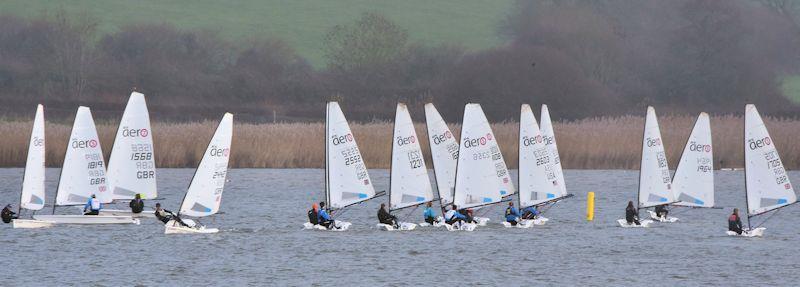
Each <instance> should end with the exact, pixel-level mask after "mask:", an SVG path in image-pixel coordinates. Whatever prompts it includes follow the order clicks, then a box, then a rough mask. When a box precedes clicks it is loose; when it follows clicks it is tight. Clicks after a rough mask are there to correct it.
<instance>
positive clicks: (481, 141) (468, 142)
mask: <svg viewBox="0 0 800 287" xmlns="http://www.w3.org/2000/svg"><path fill="white" fill-rule="evenodd" d="M491 140H492V134H486V135H485V136H482V137H480V138H477V139H470V138H465V139H464V147H466V148H471V147H477V146H479V145H486V143H488V142H489V141H491Z"/></svg>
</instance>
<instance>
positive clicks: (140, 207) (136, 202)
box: [128, 193, 144, 214]
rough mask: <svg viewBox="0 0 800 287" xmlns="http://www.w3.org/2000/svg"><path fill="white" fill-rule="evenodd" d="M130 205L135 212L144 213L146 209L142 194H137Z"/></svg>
mask: <svg viewBox="0 0 800 287" xmlns="http://www.w3.org/2000/svg"><path fill="white" fill-rule="evenodd" d="M128 206H130V207H131V212H132V213H133V214H138V213H142V211H144V200H142V195H141V194H138V193H137V194H136V197H135V198H134V199H131V202H130V203H128Z"/></svg>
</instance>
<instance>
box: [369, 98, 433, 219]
mask: <svg viewBox="0 0 800 287" xmlns="http://www.w3.org/2000/svg"><path fill="white" fill-rule="evenodd" d="M389 171H390V172H389V174H390V176H389V211H397V210H401V209H404V208H409V207H419V206H420V205H422V204H425V203H428V202H431V201H433V199H434V198H433V188H432V187H431V180H430V178H428V168H427V167H426V166H425V158H424V157H423V156H422V148H421V147H420V145H419V140H418V137H417V131H416V130H415V129H414V122H413V121H412V120H411V115H410V114H409V112H408V107H406V105H405V104H402V103H398V104H397V111H396V113H395V118H394V133H393V136H392V163H391V166H390V168H389ZM397 224H398V227H397V228H396V227H395V226H391V225H388V224H382V223H378V228H380V229H383V230H387V231H392V230H414V228H416V227H417V224H415V223H410V222H397Z"/></svg>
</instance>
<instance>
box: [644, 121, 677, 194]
mask: <svg viewBox="0 0 800 287" xmlns="http://www.w3.org/2000/svg"><path fill="white" fill-rule="evenodd" d="M671 182H672V180H671V177H670V174H669V165H668V164H667V155H666V153H665V152H664V144H663V142H662V140H661V130H660V129H659V128H658V119H656V110H655V109H654V108H653V107H647V118H645V122H644V137H643V139H642V163H641V167H640V170H639V207H650V206H656V205H662V204H668V203H672V202H674V201H675V195H674V194H672V187H671V185H672V183H671Z"/></svg>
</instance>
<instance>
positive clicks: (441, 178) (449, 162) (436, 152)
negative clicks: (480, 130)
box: [425, 104, 459, 206]
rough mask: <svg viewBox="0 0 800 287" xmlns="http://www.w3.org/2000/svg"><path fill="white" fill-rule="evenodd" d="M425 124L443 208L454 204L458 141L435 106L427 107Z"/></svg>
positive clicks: (428, 105)
mask: <svg viewBox="0 0 800 287" xmlns="http://www.w3.org/2000/svg"><path fill="white" fill-rule="evenodd" d="M425 124H426V126H427V129H428V144H429V145H430V148H431V159H432V160H433V173H434V175H435V178H436V189H437V190H438V192H439V201H440V203H441V205H442V206H445V205H448V204H450V203H452V202H453V192H454V191H455V189H454V187H455V182H456V164H457V163H458V148H459V146H458V141H457V140H456V137H455V136H454V135H453V133H452V132H450V128H449V127H447V123H446V122H445V121H444V119H442V116H441V115H439V112H438V111H437V110H436V107H434V106H433V104H426V105H425Z"/></svg>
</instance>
